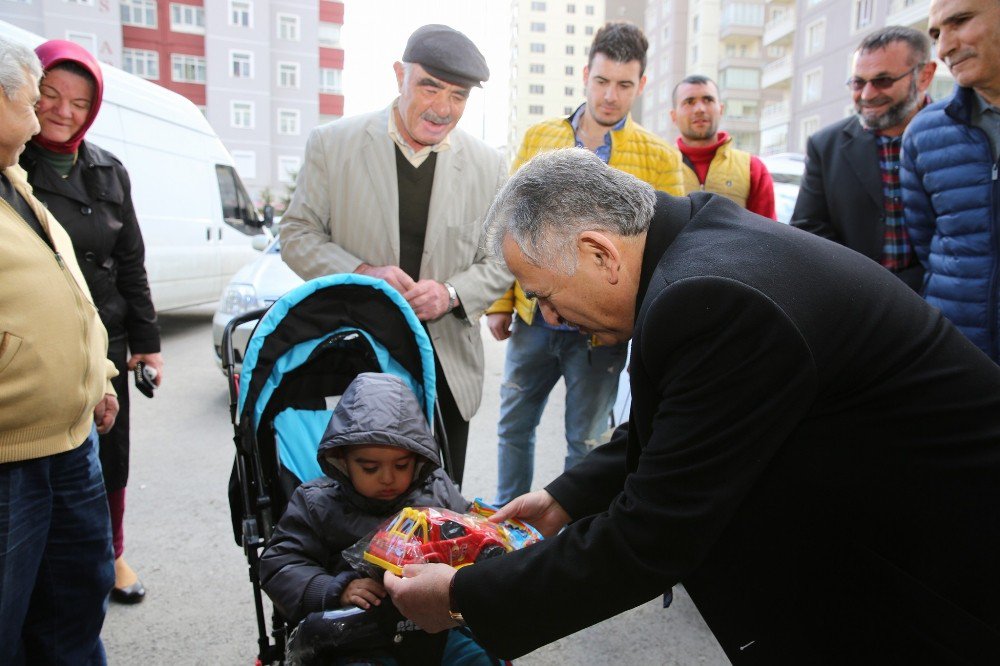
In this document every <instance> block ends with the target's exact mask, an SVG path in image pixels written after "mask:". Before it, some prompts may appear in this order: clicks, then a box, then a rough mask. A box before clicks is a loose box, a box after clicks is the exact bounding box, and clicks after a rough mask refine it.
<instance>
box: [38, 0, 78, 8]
mask: <svg viewBox="0 0 1000 666" xmlns="http://www.w3.org/2000/svg"><path fill="white" fill-rule="evenodd" d="M63 2H65V3H66V4H67V5H83V6H84V7H93V6H94V0H63ZM28 4H31V3H28Z"/></svg>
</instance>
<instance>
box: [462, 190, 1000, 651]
mask: <svg viewBox="0 0 1000 666" xmlns="http://www.w3.org/2000/svg"><path fill="white" fill-rule="evenodd" d="M658 196H659V197H660V198H659V201H658V205H657V211H656V215H655V217H654V219H653V221H652V224H651V231H650V233H649V234H648V237H647V239H646V248H645V256H644V262H643V269H642V281H641V285H640V289H639V295H638V302H637V307H638V309H637V312H638V316H637V320H636V324H635V330H634V334H633V338H632V361H631V366H630V368H631V373H630V379H631V386H632V399H633V403H632V414H631V421H630V423H629V424H628V426H627V427H626V426H623V427H622V428H620V429H619V431H618V432H617V433H616V437H615V438H613V439H612V442H611V443H609V444H608V445H606V446H605V447H602V448H599V449H597V450H596V451H595V452H593V453H592V454H590V456H588V457H587V458H586V459H585V460H584V461H583V462H582V463H580V464H579V465H578V466H577V467H575V468H573V469H572V470H570V471H568V472H566V473H565V474H563V475H562V476H561V477H559V478H558V479H556V480H555V481H554V482H553V483H552V484H550V486H549V487H548V490H549V492H550V493H552V495H553V496H554V497H555V498H556V499H557V500H558V501H559V502H560V503H561V504H562V506H563V507H564V508H566V509H567V511H568V512H569V513H570V515H572V516H574V517H575V518H576V521H575V522H574V523H573V524H571V525H570V526H569V527H568V528H567V529H566V530H565V531H564V532H563V533H562V534H560V535H558V536H556V537H554V538H552V539H548V540H546V541H544V542H542V543H540V544H537V545H535V546H532V547H530V548H527V549H525V550H523V551H518V552H516V553H511V554H509V555H508V556H506V557H503V558H498V559H497V560H496V561H488V562H482V563H480V564H477V565H476V566H475V567H471V568H469V569H468V570H460V571H459V572H458V574H457V580H456V585H455V593H456V597H457V605H458V607H459V609H461V611H462V612H463V614H464V616H465V618H466V620H467V621H468V622H469V625H470V627H471V628H472V630H473V632H474V633H475V635H476V637H477V639H478V640H479V642H480V643H481V644H482V645H483V646H484V647H486V648H487V649H488V650H490V651H491V652H493V653H495V654H499V655H502V656H505V657H510V656H514V655H518V654H524V653H526V652H528V651H530V650H532V649H534V648H536V647H537V646H539V645H543V644H545V643H548V642H550V641H552V640H555V639H556V638H558V637H560V636H564V635H567V634H569V633H571V632H574V631H577V630H579V629H581V628H583V627H586V626H588V625H590V624H593V623H595V622H597V621H599V620H602V619H604V618H607V617H610V616H612V615H614V614H616V613H619V612H622V611H624V610H626V609H628V608H631V607H634V606H636V605H638V604H640V603H643V602H645V601H648V600H649V599H651V598H653V597H655V596H657V595H658V594H659V593H662V592H663V591H665V590H667V589H669V588H670V587H671V586H672V585H674V584H676V583H678V582H683V583H684V585H685V587H686V589H687V590H688V592H689V593H690V594H691V597H692V599H693V600H694V601H695V603H696V604H697V606H698V608H699V610H700V611H701V613H702V614H703V616H704V617H705V619H706V621H707V622H708V624H709V626H710V627H711V629H712V631H713V632H714V633H715V635H716V637H717V638H718V640H719V642H720V643H721V645H722V647H723V649H724V650H725V651H726V654H727V655H728V656H729V658H730V659H731V660H732V661H733V662H734V663H737V664H786V663H788V664H807V663H808V664H818V663H835V664H849V663H942V664H943V663H965V662H971V663H1000V567H998V566H997V556H998V553H1000V519H998V518H997V516H998V515H1000V369H998V368H997V367H996V366H995V365H994V364H993V363H992V362H990V360H989V359H988V358H987V357H986V356H985V355H984V354H983V353H982V352H980V351H979V350H978V349H976V348H975V347H974V346H973V345H972V344H971V343H970V342H968V340H966V339H965V337H964V336H962V335H961V334H960V333H959V332H958V331H957V330H956V329H955V328H954V327H953V326H952V325H951V324H950V323H949V322H948V321H946V320H945V319H944V318H943V317H942V316H941V315H940V313H939V312H938V311H937V310H934V309H932V308H930V307H929V306H927V304H926V303H925V302H924V301H923V300H922V299H921V298H920V297H919V296H918V295H917V294H915V293H914V292H913V291H911V290H910V289H908V288H907V287H906V286H904V285H903V283H902V282H900V281H899V280H897V279H896V278H894V277H893V276H892V275H891V274H890V273H889V272H887V271H885V270H884V269H882V268H881V267H879V266H878V265H876V264H875V263H873V262H871V261H869V260H868V259H865V258H864V257H862V256H860V255H859V254H857V253H855V252H851V251H849V250H846V249H845V248H843V247H841V246H839V245H836V244H833V243H830V242H828V241H825V240H823V239H820V238H817V237H816V236H813V235H810V234H806V233H802V232H801V231H799V230H796V229H791V228H789V227H787V226H784V225H777V224H774V223H773V222H770V221H768V220H765V219H763V218H760V217H758V216H755V215H752V214H750V213H747V212H746V211H744V210H743V209H741V208H739V207H738V206H736V205H735V204H732V203H731V202H729V201H727V200H726V199H724V198H721V197H711V196H706V195H704V194H700V193H698V194H693V195H691V196H690V197H689V198H688V199H678V198H674V197H669V196H668V195H664V194H660V195H658ZM626 430H627V432H626ZM501 587H505V588H508V589H516V590H517V594H516V595H512V596H511V597H507V596H503V595H497V594H496V590H497V589H501Z"/></svg>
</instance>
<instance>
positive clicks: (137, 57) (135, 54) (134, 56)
mask: <svg viewBox="0 0 1000 666" xmlns="http://www.w3.org/2000/svg"><path fill="white" fill-rule="evenodd" d="M122 69H124V70H125V71H126V72H128V73H129V74H135V75H136V76H141V77H142V78H144V79H152V80H154V81H155V80H157V79H159V78H160V54H159V53H157V52H156V51H147V50H145V49H129V48H125V49H122Z"/></svg>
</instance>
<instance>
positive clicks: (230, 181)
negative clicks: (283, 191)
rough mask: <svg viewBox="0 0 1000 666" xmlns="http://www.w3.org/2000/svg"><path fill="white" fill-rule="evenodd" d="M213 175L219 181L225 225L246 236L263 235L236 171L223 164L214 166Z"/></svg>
mask: <svg viewBox="0 0 1000 666" xmlns="http://www.w3.org/2000/svg"><path fill="white" fill-rule="evenodd" d="M215 175H216V176H217V177H218V179H219V195H220V196H221V198H222V217H223V218H224V219H225V220H226V224H228V225H229V226H231V227H232V228H234V229H236V230H237V231H241V232H242V233H244V234H246V235H247V236H256V235H258V234H261V233H264V232H263V230H262V229H261V226H262V225H261V220H260V218H259V217H258V216H257V209H256V208H254V205H253V202H252V201H251V200H250V195H249V194H247V191H246V188H244V187H243V183H242V182H241V181H240V177H239V176H238V175H236V169H234V168H233V167H231V166H227V165H225V164H216V165H215Z"/></svg>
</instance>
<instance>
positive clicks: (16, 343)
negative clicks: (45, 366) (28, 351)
mask: <svg viewBox="0 0 1000 666" xmlns="http://www.w3.org/2000/svg"><path fill="white" fill-rule="evenodd" d="M20 348H21V338H20V337H19V336H17V335H14V334H13V333H6V332H5V333H4V334H3V337H2V338H0V372H3V371H4V370H5V369H7V366H8V365H10V362H11V361H13V360H14V356H16V355H17V350H18V349H20Z"/></svg>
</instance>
